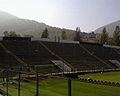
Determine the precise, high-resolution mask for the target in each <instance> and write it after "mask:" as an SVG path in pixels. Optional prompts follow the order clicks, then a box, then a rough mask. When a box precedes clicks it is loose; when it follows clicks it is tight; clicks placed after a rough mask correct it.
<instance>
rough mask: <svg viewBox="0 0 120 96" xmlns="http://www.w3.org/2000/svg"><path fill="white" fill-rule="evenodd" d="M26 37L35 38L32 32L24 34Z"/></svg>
mask: <svg viewBox="0 0 120 96" xmlns="http://www.w3.org/2000/svg"><path fill="white" fill-rule="evenodd" d="M24 37H31V38H33V37H34V36H33V35H31V34H24Z"/></svg>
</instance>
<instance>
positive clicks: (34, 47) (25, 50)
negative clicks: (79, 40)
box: [0, 41, 120, 73]
mask: <svg viewBox="0 0 120 96" xmlns="http://www.w3.org/2000/svg"><path fill="white" fill-rule="evenodd" d="M1 43H2V44H3V45H4V46H5V47H6V48H7V49H8V50H10V51H11V52H12V53H14V54H15V55H16V56H18V57H19V58H20V59H21V60H23V61H24V62H26V63H27V64H28V66H30V67H32V68H33V69H35V70H38V71H39V72H41V73H51V72H59V70H58V68H57V66H55V65H54V64H53V63H52V62H51V60H59V58H58V57H56V56H55V55H53V54H51V53H50V52H48V50H47V49H46V48H44V47H43V46H42V45H41V43H39V41H32V42H28V41H24V42H23V41H1ZM42 43H43V44H44V45H46V46H47V48H48V49H50V50H51V51H52V52H54V53H55V54H57V55H59V56H60V57H62V58H63V59H64V60H65V61H66V62H68V63H69V64H71V65H72V66H73V67H74V68H75V69H76V70H78V71H81V70H92V69H108V68H116V66H115V65H114V64H111V63H110V62H108V60H110V59H111V60H113V59H117V60H120V55H119V54H118V53H117V52H116V51H115V50H114V49H112V48H105V47H102V46H101V45H91V44H81V45H82V46H83V47H84V48H86V49H87V50H88V51H89V52H90V53H88V52H87V51H86V50H85V49H84V48H83V47H80V46H79V44H72V43H59V42H45V41H43V42H42ZM0 49H1V50H0V64H1V66H2V65H6V66H8V67H9V66H10V67H13V66H14V67H16V66H21V64H20V63H18V62H17V61H16V60H15V59H14V58H13V57H11V56H10V55H9V54H6V53H5V52H4V51H3V49H2V48H1V47H0ZM118 51H119V50H118ZM93 55H95V56H97V57H98V58H100V59H101V60H103V61H104V62H106V64H105V63H103V62H101V61H100V60H98V59H96V58H95V57H94V56H93Z"/></svg>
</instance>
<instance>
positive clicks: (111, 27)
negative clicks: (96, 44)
mask: <svg viewBox="0 0 120 96" xmlns="http://www.w3.org/2000/svg"><path fill="white" fill-rule="evenodd" d="M116 26H120V20H117V21H115V22H112V23H109V24H106V25H104V26H102V27H99V28H97V29H96V30H95V31H94V32H95V33H102V30H103V28H106V30H107V32H108V34H109V36H110V37H112V36H113V33H114V30H115V27H116Z"/></svg>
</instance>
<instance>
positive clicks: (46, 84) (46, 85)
mask: <svg viewBox="0 0 120 96" xmlns="http://www.w3.org/2000/svg"><path fill="white" fill-rule="evenodd" d="M89 76H90V77H91V78H93V79H97V80H109V78H112V79H110V80H109V81H117V82H120V80H118V79H120V78H119V77H120V72H110V73H102V74H88V75H83V76H81V77H82V78H88V77H89ZM39 84H40V86H39V94H40V96H68V94H67V92H68V88H67V86H68V85H67V80H64V79H46V80H40V82H39ZM0 88H1V89H3V90H6V87H3V86H2V85H0ZM35 89H36V85H35V82H21V96H35V92H36V91H35ZM17 90H18V86H16V85H10V86H9V94H10V96H18V94H17V93H18V91H17ZM72 96H120V87H113V86H105V85H97V84H91V83H84V82H80V81H74V80H72Z"/></svg>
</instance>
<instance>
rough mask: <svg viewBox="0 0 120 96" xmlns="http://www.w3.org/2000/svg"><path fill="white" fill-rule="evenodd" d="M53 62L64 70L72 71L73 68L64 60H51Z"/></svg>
mask: <svg viewBox="0 0 120 96" xmlns="http://www.w3.org/2000/svg"><path fill="white" fill-rule="evenodd" d="M51 62H52V63H54V64H55V65H56V66H58V67H59V69H60V70H61V71H62V72H71V71H72V70H71V68H70V67H69V66H67V65H66V64H65V63H64V62H63V61H61V60H51Z"/></svg>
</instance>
